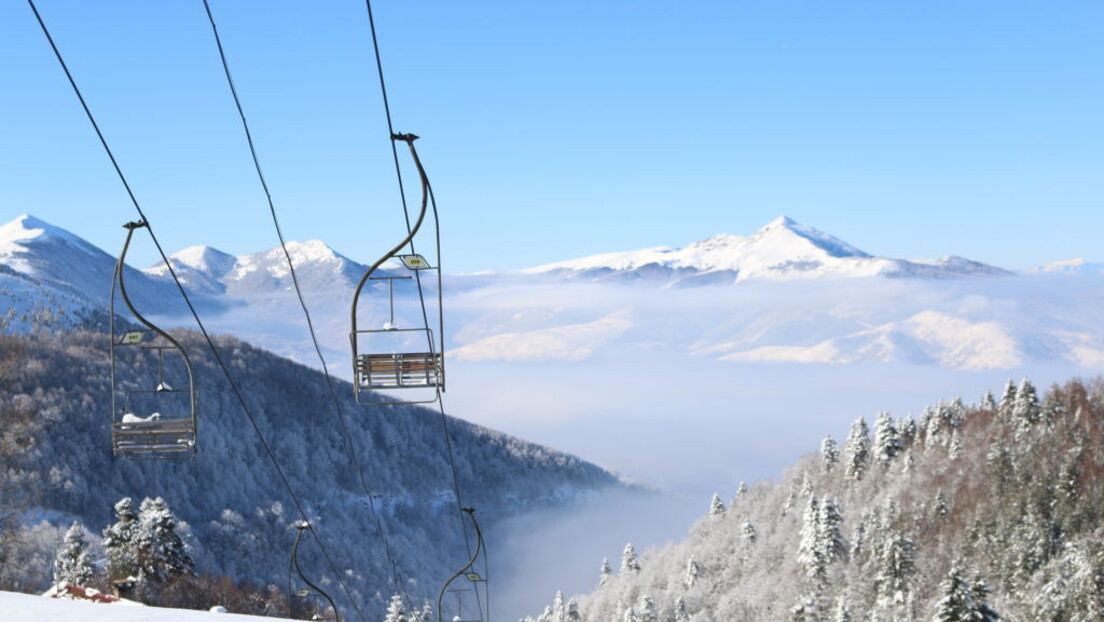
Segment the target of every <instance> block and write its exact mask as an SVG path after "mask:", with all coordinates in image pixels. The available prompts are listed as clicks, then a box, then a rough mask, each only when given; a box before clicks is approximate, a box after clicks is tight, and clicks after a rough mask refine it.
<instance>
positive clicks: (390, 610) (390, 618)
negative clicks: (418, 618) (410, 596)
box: [383, 594, 410, 622]
mask: <svg viewBox="0 0 1104 622" xmlns="http://www.w3.org/2000/svg"><path fill="white" fill-rule="evenodd" d="M383 622H410V621H409V620H408V619H407V617H406V605H404V604H403V599H402V596H400V595H398V594H392V595H391V602H390V603H389V604H388V605H387V614H386V615H385V616H384V618H383Z"/></svg>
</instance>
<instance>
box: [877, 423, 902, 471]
mask: <svg viewBox="0 0 1104 622" xmlns="http://www.w3.org/2000/svg"><path fill="white" fill-rule="evenodd" d="M901 447H902V446H901V436H900V434H899V433H898V432H897V426H896V425H894V423H893V418H892V417H890V416H889V413H887V412H883V413H881V414H879V415H878V419H877V421H875V422H874V456H875V459H876V460H877V461H878V463H879V464H881V465H883V466H888V465H889V463H890V461H891V460H893V459H894V458H896V457H897V455H898V454H900V453H901Z"/></svg>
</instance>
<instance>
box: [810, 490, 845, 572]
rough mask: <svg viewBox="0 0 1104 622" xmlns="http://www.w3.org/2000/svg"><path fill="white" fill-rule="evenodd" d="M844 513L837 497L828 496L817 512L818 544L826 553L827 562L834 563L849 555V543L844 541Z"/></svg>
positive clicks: (825, 559)
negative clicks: (837, 501)
mask: <svg viewBox="0 0 1104 622" xmlns="http://www.w3.org/2000/svg"><path fill="white" fill-rule="evenodd" d="M842 525H843V514H842V513H841V512H840V509H839V504H838V503H836V500H835V499H832V498H828V497H826V498H825V499H824V501H823V502H822V503H821V504H820V510H819V511H818V513H817V540H818V542H819V544H818V546H819V547H820V549H821V550H822V551H823V553H824V561H825V563H828V564H830V563H832V562H833V561H835V560H837V559H842V558H844V557H845V556H846V555H847V544H846V543H845V542H844V541H843V534H842V532H841V529H842Z"/></svg>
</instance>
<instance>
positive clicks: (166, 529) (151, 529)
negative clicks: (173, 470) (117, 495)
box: [137, 497, 195, 583]
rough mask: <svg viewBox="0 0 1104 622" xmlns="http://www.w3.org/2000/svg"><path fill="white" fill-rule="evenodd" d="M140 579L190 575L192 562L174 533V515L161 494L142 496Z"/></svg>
mask: <svg viewBox="0 0 1104 622" xmlns="http://www.w3.org/2000/svg"><path fill="white" fill-rule="evenodd" d="M138 523H139V527H138V536H137V548H138V571H139V573H140V574H139V578H140V579H143V580H151V581H153V582H155V583H164V582H165V581H168V580H169V579H171V578H173V577H176V576H181V575H187V574H191V573H192V571H193V570H194V569H195V561H193V560H192V556H191V554H190V553H189V552H188V546H187V545H186V544H184V541H183V540H182V539H181V538H180V534H178V533H176V524H177V523H176V517H175V516H173V513H172V511H171V510H169V506H168V504H166V503H165V500H164V499H162V498H161V497H157V498H156V499H149V498H147V499H143V500H142V505H141V507H140V513H139V515H138Z"/></svg>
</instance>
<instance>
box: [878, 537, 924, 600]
mask: <svg viewBox="0 0 1104 622" xmlns="http://www.w3.org/2000/svg"><path fill="white" fill-rule="evenodd" d="M883 538H884V539H883V541H882V544H881V547H880V550H879V554H878V575H877V578H876V583H877V587H878V594H879V596H880V597H881V598H882V599H883V601H886V602H894V603H901V602H904V599H905V597H906V596H907V595H908V593H909V588H910V581H911V579H912V576H913V575H915V574H916V544H915V543H914V542H913V541H912V540H911V539H910V538H908V537H906V536H905V535H904V534H902V533H900V532H898V531H896V530H893V529H889V530H887V531H886V532H885V534H884V536H883Z"/></svg>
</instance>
